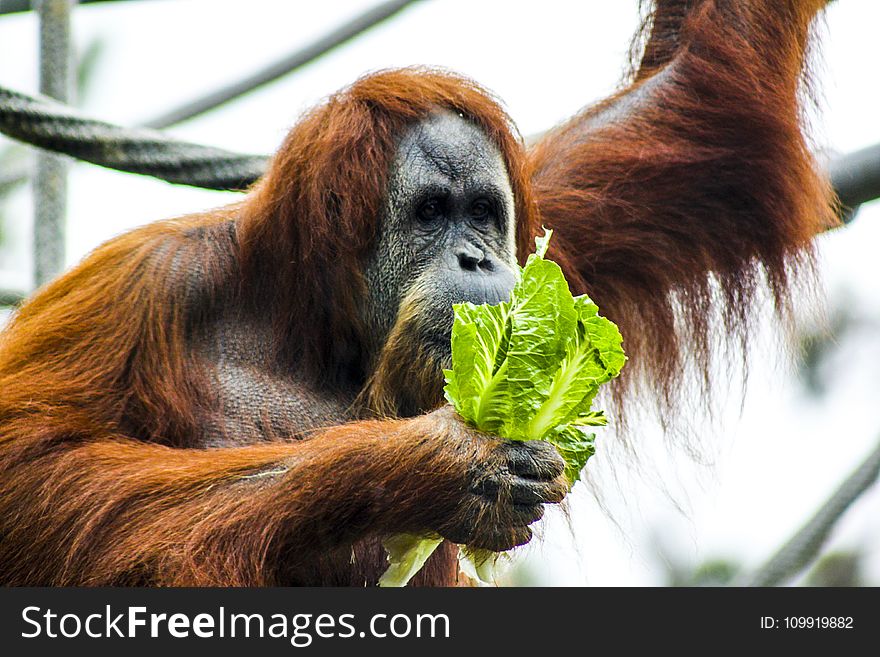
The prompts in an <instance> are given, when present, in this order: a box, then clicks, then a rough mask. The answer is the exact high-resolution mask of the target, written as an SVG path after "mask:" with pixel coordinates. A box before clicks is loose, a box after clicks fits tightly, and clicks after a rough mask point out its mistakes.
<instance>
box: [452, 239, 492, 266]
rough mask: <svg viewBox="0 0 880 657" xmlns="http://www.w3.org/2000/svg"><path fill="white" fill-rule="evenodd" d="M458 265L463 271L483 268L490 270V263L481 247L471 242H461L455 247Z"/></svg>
mask: <svg viewBox="0 0 880 657" xmlns="http://www.w3.org/2000/svg"><path fill="white" fill-rule="evenodd" d="M456 255H457V256H458V265H459V266H460V267H461V268H462V269H464V270H465V271H477V269H483V270H486V271H492V269H493V268H492V263H491V261H489V260H488V259H487V258H486V255H485V254H484V253H483V251H482V249H480V248H478V247H476V246H474V245H473V244H462V245H461V246H460V247H459V248H458V249H457V254H456Z"/></svg>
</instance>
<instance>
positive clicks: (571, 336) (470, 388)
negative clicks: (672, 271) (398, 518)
mask: <svg viewBox="0 0 880 657" xmlns="http://www.w3.org/2000/svg"><path fill="white" fill-rule="evenodd" d="M551 235H552V231H549V230H548V231H546V232H545V234H544V236H543V237H539V238H538V239H537V240H536V250H535V253H533V254H532V255H530V256H529V258H528V260H527V262H526V265H525V267H523V268H522V269H521V270H519V272H518V273H519V277H518V280H517V283H516V285H515V286H514V288H513V292H512V293H511V296H510V300H509V301H506V302H503V303H499V304H497V305H492V306H489V305H481V306H476V305H474V304H472V303H462V304H456V305H454V306H453V310H454V312H455V320H454V323H453V326H452V368H451V369H449V370H445V371H444V375H445V377H446V387H445V390H444V392H445V395H446V399H447V400H448V401H449V403H451V404H452V405H453V406H454V407H455V410H456V411H457V412H458V414H459V415H460V416H461V417H462V419H463V420H464V421H465V422H467V423H468V424H470V425H471V426H473V427H475V428H477V429H479V430H481V431H484V432H486V433H490V434H494V435H496V436H500V437H502V438H508V439H511V440H548V441H550V442H551V443H553V445H555V446H556V448H557V450H558V451H559V454H560V455H561V456H562V458H563V459H564V461H565V464H566V470H565V473H566V476H567V478H568V480H569V482H570V483H571V484H574V483H575V482H576V481H577V480H578V479H579V478H580V473H581V470H582V469H583V468H584V466H585V465H586V462H587V459H589V458H590V456H592V455H593V453H594V452H595V447H594V440H595V434H592V433H587V432H586V431H585V430H584V427H590V426H601V425H604V424H605V423H606V419H605V416H604V414H603V413H602V411H599V410H594V409H593V408H592V403H593V399H594V398H595V396H596V393H597V392H598V391H599V386H601V385H602V384H603V383H606V382H608V381H610V380H611V379H613V378H614V377H616V376H617V375H618V374H619V373H620V370H621V368H622V367H623V365H624V363H625V362H626V356H625V355H624V352H623V348H622V338H621V335H620V332H619V331H618V330H617V326H616V325H615V324H614V323H613V322H611V321H609V320H608V319H605V318H604V317H602V316H600V315H599V314H598V310H599V309H598V307H597V306H596V304H594V303H593V302H592V301H591V300H590V299H589V297H587V296H586V295H582V296H577V297H575V296H572V294H571V291H570V290H569V288H568V283H567V282H566V280H565V276H564V275H563V273H562V269H561V268H560V267H559V265H557V264H556V263H555V262H553V261H551V260H547V259H545V258H544V255H545V254H546V252H547V246H548V243H549V241H550V237H551ZM438 544H439V539H436V538H428V539H425V538H418V537H399V536H398V537H393V538H392V539H389V540H388V541H386V543H385V546H386V549H387V550H388V552H389V561H390V562H391V564H392V566H391V567H390V568H389V570H388V572H386V573H385V575H383V577H382V580H380V586H403V585H405V584H406V583H407V582H408V581H409V578H410V577H412V575H414V574H415V573H416V572H417V571H418V569H419V568H420V567H421V564H423V563H424V561H425V560H426V559H427V558H428V557H429V556H430V554H431V553H432V552H433V550H434V548H436V546H437V545H438ZM475 560H476V561H482V562H485V561H489V560H490V559H489V555H487V554H485V553H482V554H480V553H471V552H469V551H465V552H464V558H463V565H464V566H465V568H466V570H467V571H468V572H476V573H478V574H480V576H481V577H484V575H483V574H481V573H485V572H486V568H485V567H484V564H483V563H476V564H474V563H469V562H470V561H475Z"/></svg>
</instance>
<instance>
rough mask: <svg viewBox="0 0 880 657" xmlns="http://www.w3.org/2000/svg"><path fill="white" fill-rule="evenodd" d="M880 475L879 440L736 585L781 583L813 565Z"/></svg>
mask: <svg viewBox="0 0 880 657" xmlns="http://www.w3.org/2000/svg"><path fill="white" fill-rule="evenodd" d="M878 476H880V444H878V445H877V447H875V448H874V450H873V451H872V452H871V453H870V454H868V456H867V458H865V460H864V461H863V462H862V464H861V465H859V467H858V468H856V469H855V470H854V471H853V473H852V474H851V475H850V476H849V477H847V478H846V479H845V480H844V482H843V483H842V484H841V485H840V487H839V488H838V489H837V490H836V491H835V492H834V493H833V494H832V495H831V497H830V498H828V500H827V501H826V502H825V503H824V504H823V505H822V507H821V508H820V509H819V510H818V511H817V512H816V513H815V514H814V515H813V517H812V518H810V519H809V520H808V521H807V523H806V524H805V525H804V526H803V527H802V528H801V529H800V530H798V532H797V533H796V534H795V535H794V536H792V537H791V538H790V539H789V540H788V541H787V542H786V543H785V545H783V546H782V547H781V548H780V549H779V551H778V552H776V554H775V555H773V556H772V557H771V558H770V559H769V560H768V561H767V562H766V563H765V564H764V565H763V566H761V567H760V568H759V569H758V570H757V571H756V572H754V573H752V574H751V575H748V576H746V577H743V578H741V579H740V580H738V581H735V582H734V584H735V585H737V586H778V585H780V584H784V583H785V582H787V581H788V580H790V579H792V578H793V577H794V576H795V575H797V574H798V573H800V572H801V571H802V570H803V569H804V568H806V567H807V566H808V565H810V564H811V563H812V562H813V560H814V559H815V558H816V557H817V556H818V555H819V551H820V550H821V549H822V546H823V545H825V542H826V541H827V540H828V536H829V535H830V534H831V531H832V530H833V529H834V527H835V526H836V525H837V521H838V520H840V518H841V517H842V516H843V514H844V513H845V512H846V510H847V509H848V508H849V507H850V505H851V504H852V503H853V502H855V501H856V500H857V499H858V498H859V497H860V496H861V495H862V493H864V492H865V491H866V490H868V489H869V488H870V487H871V486H873V485H874V483H875V482H876V481H877V478H878Z"/></svg>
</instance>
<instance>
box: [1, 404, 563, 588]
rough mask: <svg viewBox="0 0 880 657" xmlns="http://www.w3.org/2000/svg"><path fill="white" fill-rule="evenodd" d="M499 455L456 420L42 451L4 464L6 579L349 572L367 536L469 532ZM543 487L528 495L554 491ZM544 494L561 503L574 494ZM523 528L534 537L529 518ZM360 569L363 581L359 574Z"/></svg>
mask: <svg viewBox="0 0 880 657" xmlns="http://www.w3.org/2000/svg"><path fill="white" fill-rule="evenodd" d="M495 447H497V441H474V440H472V439H471V438H470V437H469V434H468V432H467V431H465V430H463V424H461V423H460V422H459V421H458V420H457V419H455V417H454V416H453V415H452V414H451V413H450V411H449V410H448V409H444V410H441V411H438V412H435V413H433V414H430V415H427V416H421V417H419V418H414V419H411V420H401V421H386V422H378V421H376V422H371V421H366V422H357V423H351V424H347V425H340V426H338V427H334V428H331V429H328V430H326V431H324V432H323V433H321V434H319V435H317V436H315V437H314V438H311V439H309V440H304V441H299V442H295V443H270V444H265V445H254V446H249V447H243V448H223V449H180V448H170V447H165V446H161V445H153V444H145V443H141V442H138V441H132V440H128V439H124V438H106V439H101V440H94V441H89V442H85V443H82V444H75V445H64V446H62V447H60V448H59V449H56V450H54V451H53V452H52V453H50V454H46V455H44V456H42V457H40V458H38V459H34V458H33V455H29V458H26V461H27V463H26V464H25V463H23V464H21V465H19V466H18V467H8V466H10V465H13V466H14V463H12V459H11V457H10V455H9V454H7V458H6V465H7V467H8V469H7V470H6V472H5V474H4V478H3V482H2V486H0V489H2V505H3V506H4V507H6V508H5V510H4V512H3V514H2V517H3V518H5V519H9V518H14V520H15V522H14V523H4V525H5V526H3V528H2V533H3V541H2V543H0V553H3V554H2V555H0V557H2V558H0V563H2V564H3V568H4V570H5V572H4V573H3V580H4V581H5V583H7V584H16V583H35V582H41V583H44V584H52V585H83V584H86V585H90V584H104V585H106V584H117V585H118V584H144V583H149V584H153V585H156V584H159V585H265V584H278V583H283V582H288V583H289V582H291V581H292V582H297V581H300V582H302V580H301V579H300V578H302V577H305V578H306V581H308V579H307V578H308V574H309V573H313V572H315V571H316V570H317V571H320V564H321V562H322V560H326V559H328V557H329V556H330V555H332V554H333V553H334V551H337V552H339V551H341V552H343V553H344V554H343V557H344V560H345V562H346V563H347V562H349V561H350V559H351V558H352V545H353V544H354V543H356V542H357V541H359V540H362V539H364V538H368V537H371V536H372V537H377V536H382V535H386V534H389V533H397V532H413V533H419V532H426V531H430V530H435V531H438V530H444V533H450V534H453V535H454V534H455V532H456V531H459V532H461V531H466V530H465V529H464V527H466V526H470V525H473V521H474V520H475V519H476V518H475V517H474V518H471V519H467V518H466V517H465V516H468V514H470V512H471V511H474V510H475V509H476V508H477V507H478V506H479V503H478V502H477V500H478V497H479V496H478V495H476V494H473V493H471V489H472V488H473V486H474V474H475V472H476V470H475V469H474V468H473V466H474V465H475V464H479V463H484V462H486V460H487V456H488V454H489V452H491V451H494V450H495ZM514 449H515V450H518V448H517V447H515V448H514ZM515 453H517V454H520V456H522V455H523V454H524V453H523V452H521V450H519V451H516V452H515ZM509 455H510V454H509V453H508V454H507V456H509ZM490 460H491V459H490ZM463 464H466V465H463ZM532 465H534V463H532ZM549 465H550V472H549V475H550V477H551V478H552V477H555V476H558V475H559V474H560V473H561V466H560V467H558V468H557V467H556V464H555V462H554V461H552V459H551V461H550V462H549ZM514 469H515V468H514ZM535 474H538V473H535V472H532V475H535ZM538 479H540V477H538V478H537V479H535V478H533V479H532V480H531V481H530V482H528V487H529V488H530V491H526V490H525V488H523V489H522V491H521V492H520V494H523V495H526V494H534V492H535V490H536V489H535V486H536V485H537V486H546V483H541V482H539V481H538ZM547 481H550V480H549V479H548V480H547ZM560 483H561V480H560V481H557V484H560ZM502 485H503V484H502ZM538 493H539V496H541V497H542V498H543V500H542V501H559V500H560V499H561V498H562V496H563V495H564V493H565V487H564V486H561V487H560V486H558V485H557V487H556V488H554V492H552V493H550V494H548V493H547V492H546V491H541V490H538ZM548 495H549V496H548ZM514 496H516V493H515V494H514ZM468 497H472V498H473V499H474V503H470V502H465V500H467V498H468ZM517 501H518V502H520V503H521V502H522V500H521V499H520V500H517ZM508 504H509V502H508ZM489 506H491V507H492V508H491V509H489V511H491V512H492V514H493V520H494V523H493V524H494V525H495V528H496V529H501V528H502V527H503V528H506V529H507V530H510V528H511V525H510V523H509V522H505V520H504V519H503V514H502V516H499V515H498V513H499V510H501V509H500V507H498V506H496V505H489ZM519 508H520V509H521V508H522V507H519ZM13 509H15V513H12V510H13ZM533 520H535V518H530V519H528V522H532V521H533ZM514 524H516V525H517V526H518V531H519V532H520V533H522V531H523V530H525V531H527V530H526V528H525V524H527V523H524V522H515V523H514ZM462 540H464V537H463V538H462ZM519 540H520V542H521V541H522V540H527V537H525V539H523V538H522V537H520V539H519ZM369 568H375V566H369ZM351 570H353V571H354V572H355V573H357V572H358V566H357V564H355V565H354V566H353V567H352V568H351ZM368 572H369V571H368ZM303 573H305V574H303ZM353 580H354V581H357V575H355V576H353ZM361 581H363V579H362V580H361Z"/></svg>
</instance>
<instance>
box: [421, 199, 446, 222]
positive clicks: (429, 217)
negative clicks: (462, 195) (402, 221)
mask: <svg viewBox="0 0 880 657" xmlns="http://www.w3.org/2000/svg"><path fill="white" fill-rule="evenodd" d="M418 214H419V219H421V220H422V221H436V220H437V219H439V218H440V217H441V215H442V214H443V212H442V208H441V207H440V201H438V200H437V199H431V200H430V201H425V202H424V203H422V205H421V207H420V208H419V213H418Z"/></svg>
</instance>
